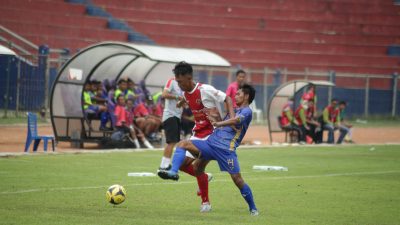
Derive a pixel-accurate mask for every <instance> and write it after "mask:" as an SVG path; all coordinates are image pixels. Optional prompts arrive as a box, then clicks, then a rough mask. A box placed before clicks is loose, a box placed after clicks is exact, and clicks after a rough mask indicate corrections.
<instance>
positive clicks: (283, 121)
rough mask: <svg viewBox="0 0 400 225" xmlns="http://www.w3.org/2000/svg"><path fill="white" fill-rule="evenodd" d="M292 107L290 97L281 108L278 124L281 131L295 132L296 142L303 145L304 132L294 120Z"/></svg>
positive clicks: (291, 98)
mask: <svg viewBox="0 0 400 225" xmlns="http://www.w3.org/2000/svg"><path fill="white" fill-rule="evenodd" d="M293 107H294V106H293V97H290V98H289V100H288V102H287V103H286V104H285V105H284V106H283V108H282V113H281V116H280V121H279V123H280V126H281V128H282V129H283V130H286V131H294V132H296V133H297V139H298V141H300V142H302V143H303V142H305V140H306V138H305V132H304V131H303V130H302V129H301V128H300V126H299V123H298V121H297V120H296V119H295V118H294V113H293Z"/></svg>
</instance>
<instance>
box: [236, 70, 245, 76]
mask: <svg viewBox="0 0 400 225" xmlns="http://www.w3.org/2000/svg"><path fill="white" fill-rule="evenodd" d="M241 73H244V74H246V72H244V70H242V69H240V70H238V71H236V76H239V74H241Z"/></svg>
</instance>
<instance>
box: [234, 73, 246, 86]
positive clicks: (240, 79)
mask: <svg viewBox="0 0 400 225" xmlns="http://www.w3.org/2000/svg"><path fill="white" fill-rule="evenodd" d="M245 78H246V74H245V73H239V74H238V75H237V77H236V80H237V82H238V83H239V84H240V85H241V84H243V83H244V79H245Z"/></svg>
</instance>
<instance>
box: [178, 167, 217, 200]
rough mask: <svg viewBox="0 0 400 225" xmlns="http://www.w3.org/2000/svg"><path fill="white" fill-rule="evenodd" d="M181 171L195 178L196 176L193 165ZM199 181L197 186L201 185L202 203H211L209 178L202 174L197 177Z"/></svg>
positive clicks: (182, 168)
mask: <svg viewBox="0 0 400 225" xmlns="http://www.w3.org/2000/svg"><path fill="white" fill-rule="evenodd" d="M181 171H183V172H185V173H187V174H190V175H192V176H195V174H194V169H193V165H192V164H190V165H188V166H185V167H181ZM196 179H197V184H198V185H199V189H200V196H201V202H202V203H204V202H209V201H210V200H209V199H208V176H207V174H206V173H202V174H200V175H199V176H197V177H196Z"/></svg>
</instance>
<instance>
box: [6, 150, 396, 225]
mask: <svg viewBox="0 0 400 225" xmlns="http://www.w3.org/2000/svg"><path fill="white" fill-rule="evenodd" d="M238 155H239V161H240V163H241V168H242V174H243V177H244V179H245V181H247V183H248V184H249V185H250V186H251V188H252V189H253V194H254V197H255V201H256V204H257V206H258V208H259V210H260V215H259V216H258V217H251V216H250V215H249V213H248V210H247V204H246V203H245V201H244V200H243V198H242V197H241V195H240V192H239V191H238V190H237V189H236V187H235V186H234V184H233V183H232V181H231V180H230V177H229V175H228V174H226V173H221V172H219V169H218V167H217V164H216V163H215V162H212V163H210V165H209V167H208V168H207V171H208V172H212V173H213V174H214V176H215V179H214V180H213V181H212V182H211V183H210V197H211V202H212V207H213V210H212V212H210V213H208V214H201V213H200V212H199V206H200V199H199V197H197V196H196V190H197V183H196V182H195V179H193V178H192V177H189V176H187V175H184V174H181V179H180V181H178V182H172V181H164V180H161V179H159V178H158V177H128V176H127V173H128V172H154V171H155V170H156V169H157V167H158V165H159V161H160V157H161V151H144V152H111V151H110V152H105V153H104V154H100V153H99V154H89V153H83V154H49V155H44V154H38V155H35V154H31V155H26V156H25V155H24V156H16V157H14V156H12V157H10V156H9V157H2V158H0V180H1V182H0V187H1V191H0V201H1V205H0V217H1V220H0V224H18V225H20V224H41V225H43V224H52V225H54V224H174V225H177V224H285V225H288V224H296V225H297V224H304V225H307V224H323V225H329V224H339V225H350V224H357V225H367V224H371V225H372V224H374V225H377V224H379V225H382V224H399V223H400V213H399V212H400V147H399V146H375V147H373V148H372V147H371V146H341V147H289V148H267V149H239V150H238ZM253 165H280V166H286V167H288V168H289V171H287V172H284V171H261V172H257V171H254V170H252V166H253ZM116 183H118V184H122V185H123V186H124V187H125V188H126V190H127V193H128V198H127V200H126V201H125V202H124V203H123V204H121V205H118V206H113V205H111V204H109V203H107V202H106V200H105V192H106V189H107V187H108V186H110V185H112V184H116Z"/></svg>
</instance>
